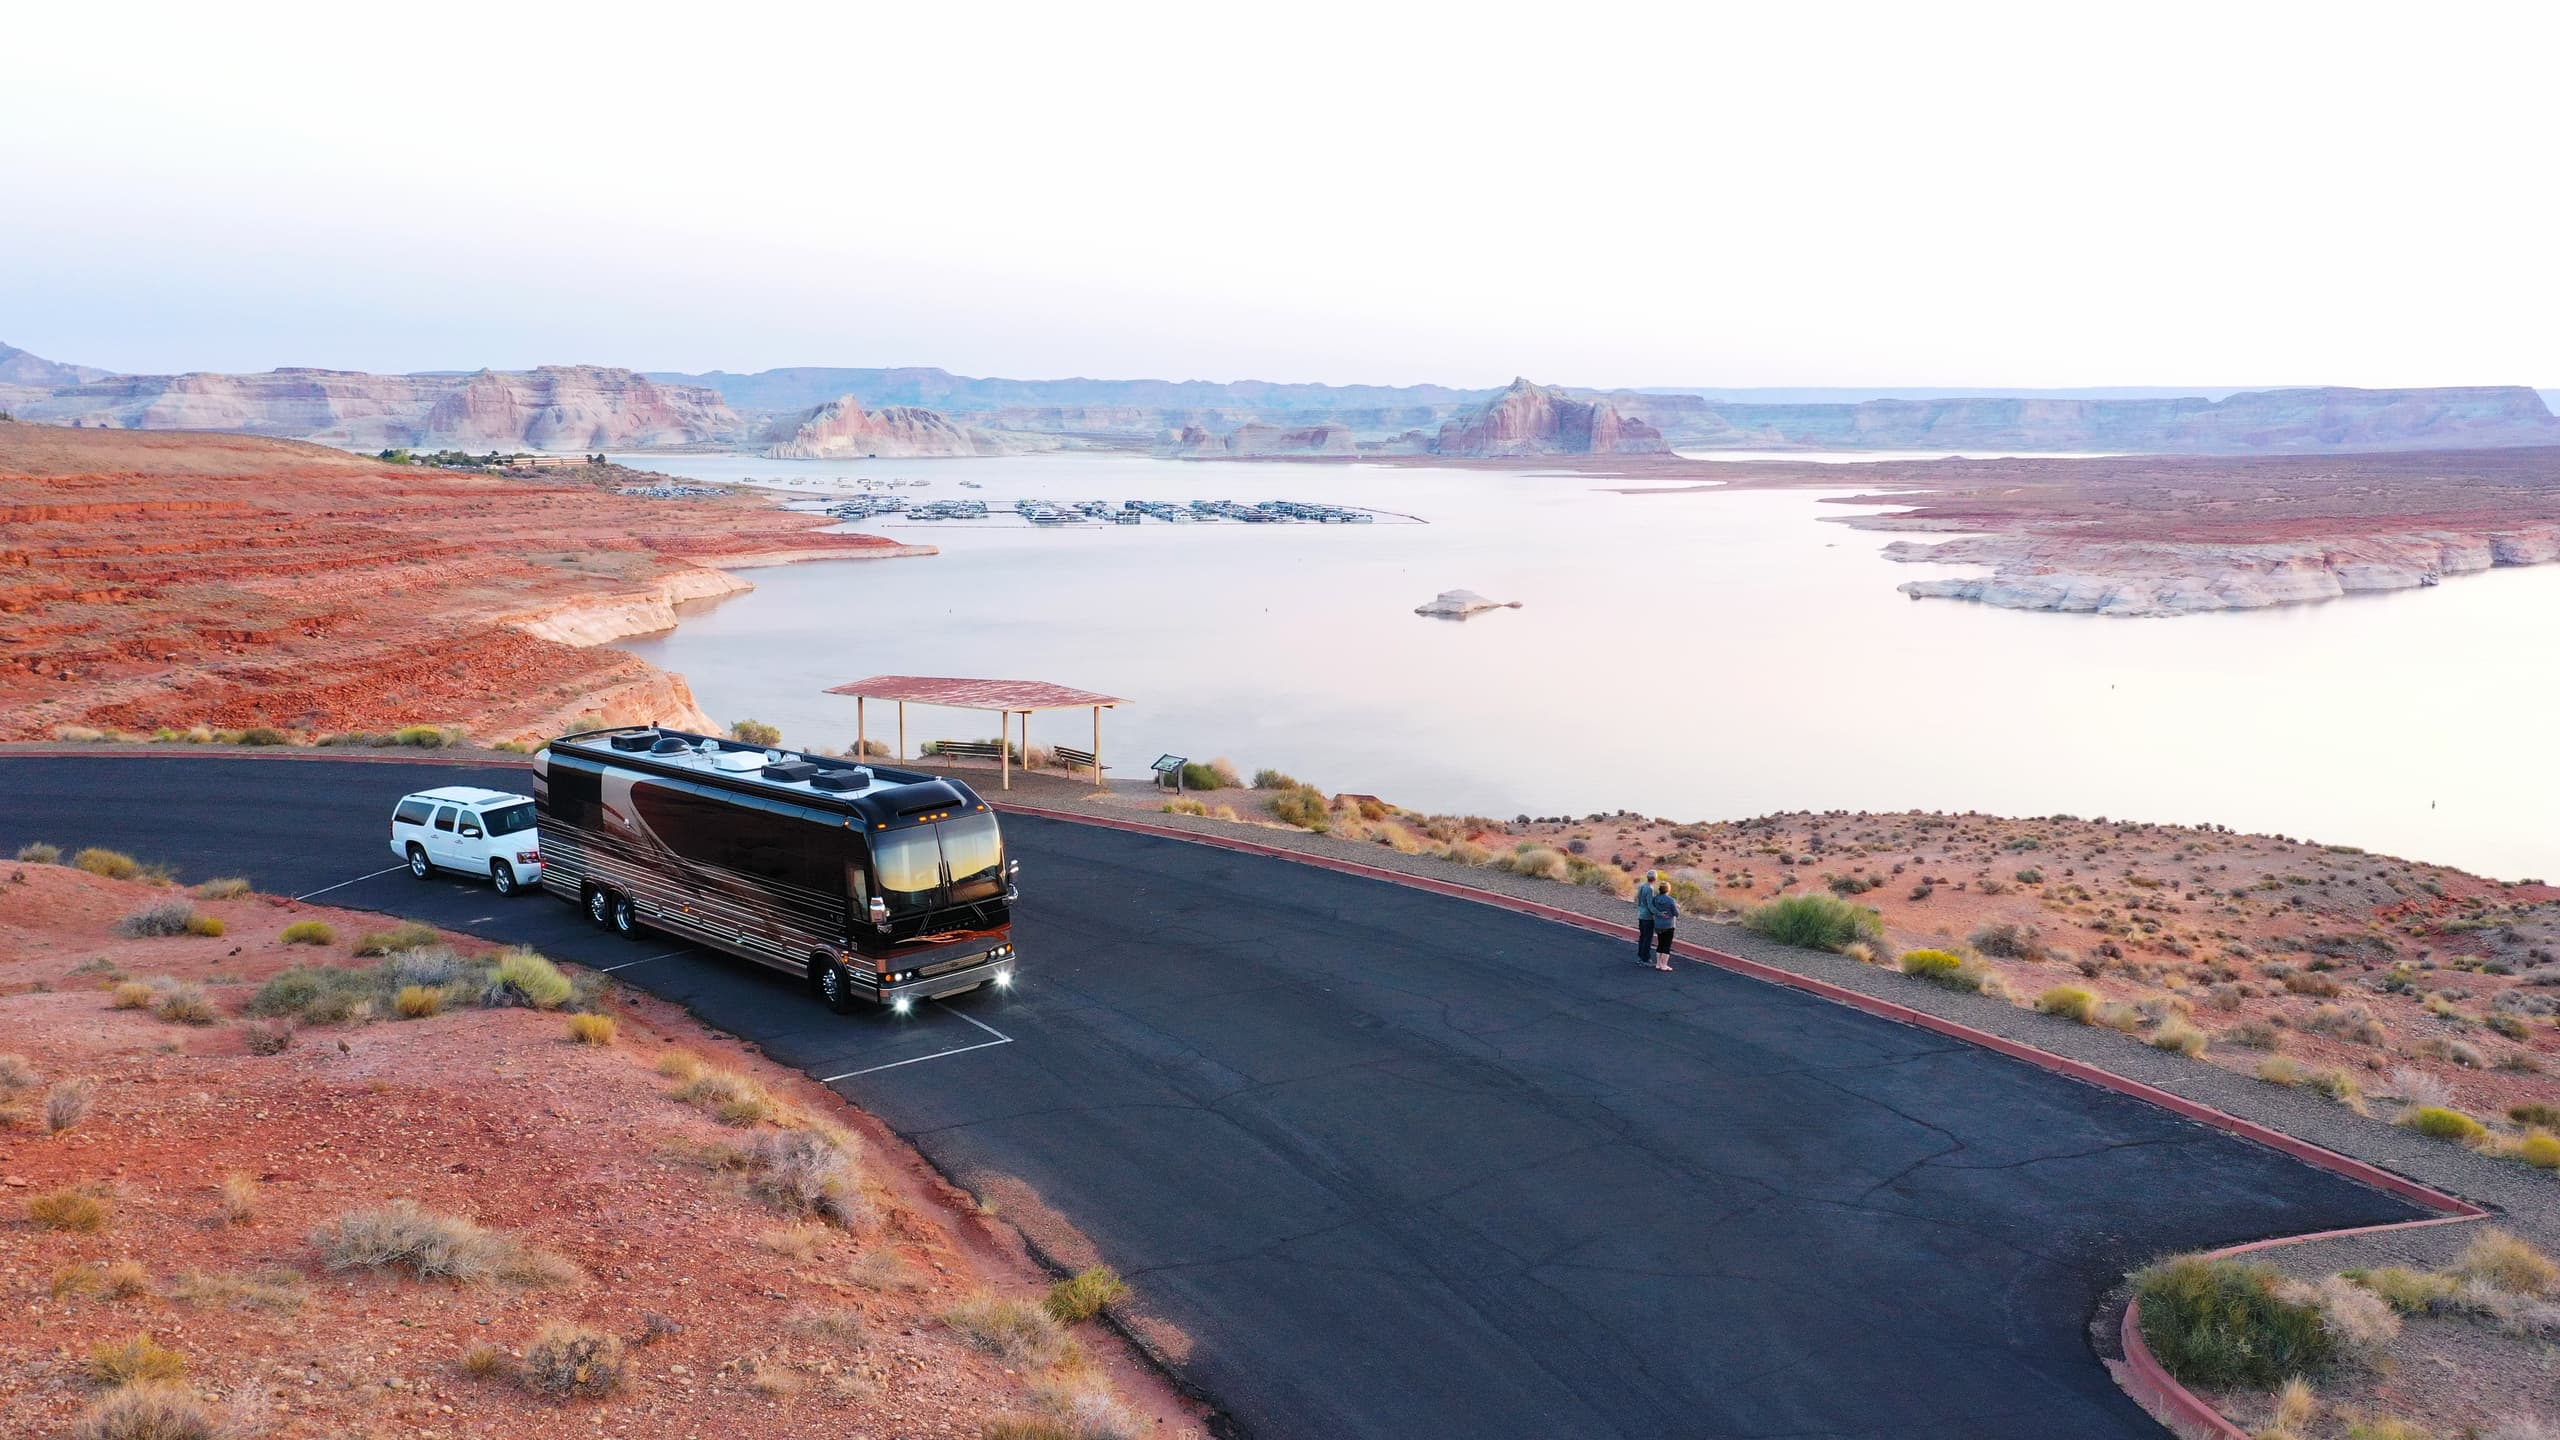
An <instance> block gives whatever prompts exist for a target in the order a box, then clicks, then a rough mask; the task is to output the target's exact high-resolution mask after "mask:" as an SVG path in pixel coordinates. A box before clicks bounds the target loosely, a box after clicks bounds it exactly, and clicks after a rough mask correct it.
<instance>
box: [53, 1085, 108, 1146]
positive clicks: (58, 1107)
mask: <svg viewBox="0 0 2560 1440" xmlns="http://www.w3.org/2000/svg"><path fill="white" fill-rule="evenodd" d="M97 1098H98V1082H97V1081H95V1080H93V1079H91V1078H89V1077H88V1076H86V1075H79V1076H74V1077H73V1078H71V1079H69V1080H57V1081H55V1082H54V1084H53V1086H52V1088H50V1089H48V1090H46V1091H45V1092H44V1130H45V1133H46V1134H48V1135H59V1134H61V1133H62V1132H63V1131H65V1130H68V1129H70V1128H71V1127H72V1126H74V1125H77V1124H79V1123H80V1122H81V1121H82V1120H85V1119H87V1118H88V1116H89V1106H90V1104H91V1103H92V1102H93V1101H95V1100H96V1099H97Z"/></svg>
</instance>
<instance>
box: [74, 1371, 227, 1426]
mask: <svg viewBox="0 0 2560 1440" xmlns="http://www.w3.org/2000/svg"><path fill="white" fill-rule="evenodd" d="M230 1433H231V1431H230V1429H229V1428H228V1427H227V1426H224V1425H223V1424H221V1423H220V1422H219V1421H217V1420H216V1419H215V1418H214V1415H213V1412H211V1411H209V1410H207V1409H205V1407H204V1405H203V1404H202V1403H201V1402H199V1401H198V1400H197V1399H196V1397H195V1396H194V1395H193V1394H190V1393H189V1392H188V1390H187V1388H186V1387H185V1386H183V1385H177V1384H172V1383H170V1382H167V1381H157V1380H153V1381H143V1382H140V1383H137V1384H132V1385H121V1386H118V1387H117V1388H116V1389H114V1390H112V1391H110V1392H108V1393H107V1394H106V1395H104V1396H101V1397H100V1398H99V1399H97V1400H95V1401H93V1402H91V1404H90V1405H89V1406H88V1408H86V1409H84V1410H82V1411H81V1412H80V1413H79V1414H78V1415H77V1416H75V1417H74V1418H73V1419H72V1421H71V1429H70V1431H69V1435H70V1440H223V1437H225V1436H226V1435H228V1434H230Z"/></svg>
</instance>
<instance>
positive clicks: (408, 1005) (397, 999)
mask: <svg viewBox="0 0 2560 1440" xmlns="http://www.w3.org/2000/svg"><path fill="white" fill-rule="evenodd" d="M391 1008H392V1009H393V1010H395V1011H398V1012H399V1014H400V1018H402V1019H404V1020H424V1019H426V1018H427V1017H428V1016H431V1015H440V1014H443V1013H444V988H443V987H442V986H438V985H403V986H401V987H400V991H399V993H398V994H396V995H393V996H392V997H391Z"/></svg>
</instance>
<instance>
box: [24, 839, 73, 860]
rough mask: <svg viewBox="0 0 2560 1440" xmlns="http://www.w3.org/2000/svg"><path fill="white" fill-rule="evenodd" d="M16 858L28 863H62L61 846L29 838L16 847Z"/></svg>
mask: <svg viewBox="0 0 2560 1440" xmlns="http://www.w3.org/2000/svg"><path fill="white" fill-rule="evenodd" d="M18 859H19V860H20V861H21V862H23V863H25V864H28V865H58V864H60V863H62V847H61V846H59V845H48V844H46V843H45V842H43V841H42V840H30V841H28V842H27V843H26V844H24V845H21V846H19V847H18Z"/></svg>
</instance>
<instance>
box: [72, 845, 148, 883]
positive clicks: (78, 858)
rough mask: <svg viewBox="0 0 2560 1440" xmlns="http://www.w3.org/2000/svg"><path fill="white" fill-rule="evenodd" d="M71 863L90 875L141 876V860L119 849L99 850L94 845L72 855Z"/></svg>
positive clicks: (122, 878)
mask: <svg viewBox="0 0 2560 1440" xmlns="http://www.w3.org/2000/svg"><path fill="white" fill-rule="evenodd" d="M71 865H72V868H73V869H75V870H86V871H88V872H89V873H90V874H92V875H103V876H105V877H106V878H108V879H110V880H138V879H140V878H142V862H141V861H139V860H136V859H134V858H133V857H132V856H130V855H127V854H125V853H124V852H123V851H121V850H101V849H99V848H98V847H96V846H94V845H93V846H91V847H89V848H88V849H86V850H83V851H81V852H80V853H79V854H77V855H74V856H72V857H71Z"/></svg>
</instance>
